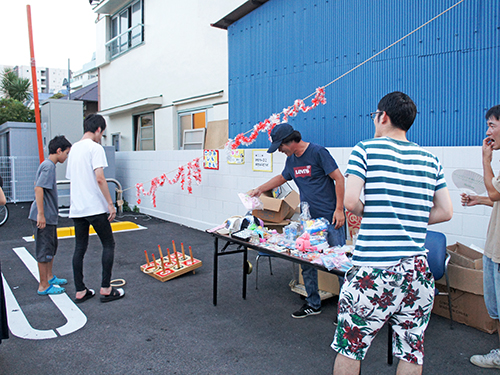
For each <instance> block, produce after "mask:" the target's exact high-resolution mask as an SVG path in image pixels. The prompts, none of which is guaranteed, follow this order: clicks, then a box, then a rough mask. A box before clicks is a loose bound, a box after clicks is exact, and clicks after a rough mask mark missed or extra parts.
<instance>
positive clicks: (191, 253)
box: [189, 246, 194, 264]
mask: <svg viewBox="0 0 500 375" xmlns="http://www.w3.org/2000/svg"><path fill="white" fill-rule="evenodd" d="M189 255H190V256H191V264H193V263H194V258H193V252H192V251H191V246H189Z"/></svg>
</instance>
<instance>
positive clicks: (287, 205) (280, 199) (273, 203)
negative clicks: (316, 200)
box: [252, 184, 300, 223]
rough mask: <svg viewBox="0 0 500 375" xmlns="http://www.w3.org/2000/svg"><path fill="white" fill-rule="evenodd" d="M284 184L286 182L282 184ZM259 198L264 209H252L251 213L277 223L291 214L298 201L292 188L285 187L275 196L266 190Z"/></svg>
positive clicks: (297, 196) (298, 197)
mask: <svg viewBox="0 0 500 375" xmlns="http://www.w3.org/2000/svg"><path fill="white" fill-rule="evenodd" d="M285 185H287V184H284V185H283V186H285ZM287 186H288V185H287ZM260 200H261V201H262V203H263V204H264V209H263V210H253V211H252V215H254V216H257V217H258V218H260V219H262V220H264V221H270V222H273V223H279V222H282V221H283V220H284V219H289V218H291V217H292V216H293V214H294V213H295V209H296V208H297V206H298V205H299V203H300V196H299V194H298V193H297V192H296V191H295V190H293V189H292V188H286V189H283V191H282V192H281V194H280V195H278V196H277V197H276V198H274V197H273V193H272V192H271V191H266V192H264V193H263V194H262V195H261V196H260Z"/></svg>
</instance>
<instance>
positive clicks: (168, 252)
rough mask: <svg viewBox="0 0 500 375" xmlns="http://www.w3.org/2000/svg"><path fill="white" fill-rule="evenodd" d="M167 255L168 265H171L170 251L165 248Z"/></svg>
mask: <svg viewBox="0 0 500 375" xmlns="http://www.w3.org/2000/svg"><path fill="white" fill-rule="evenodd" d="M167 255H168V264H172V260H171V259H170V249H169V248H168V247H167Z"/></svg>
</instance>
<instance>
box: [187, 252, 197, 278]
mask: <svg viewBox="0 0 500 375" xmlns="http://www.w3.org/2000/svg"><path fill="white" fill-rule="evenodd" d="M189 255H190V256H191V265H193V264H194V258H193V251H192V250H191V246H189ZM195 273H196V271H195V270H193V275H194V274H195Z"/></svg>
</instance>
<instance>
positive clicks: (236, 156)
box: [227, 150, 245, 164]
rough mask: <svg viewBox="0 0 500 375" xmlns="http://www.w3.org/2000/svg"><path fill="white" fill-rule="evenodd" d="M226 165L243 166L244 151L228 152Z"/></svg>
mask: <svg viewBox="0 0 500 375" xmlns="http://www.w3.org/2000/svg"><path fill="white" fill-rule="evenodd" d="M227 163H228V164H245V150H230V151H229V153H228V156H227Z"/></svg>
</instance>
